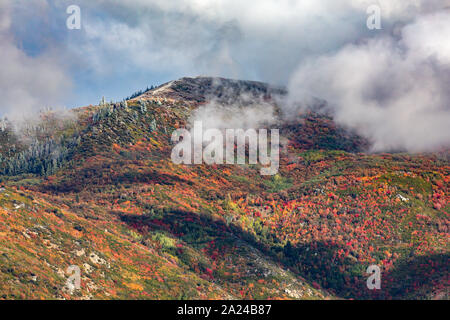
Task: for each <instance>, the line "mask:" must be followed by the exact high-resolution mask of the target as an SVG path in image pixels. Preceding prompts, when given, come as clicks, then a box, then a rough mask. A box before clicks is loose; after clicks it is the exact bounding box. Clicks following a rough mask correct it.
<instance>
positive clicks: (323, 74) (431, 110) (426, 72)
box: [289, 13, 450, 151]
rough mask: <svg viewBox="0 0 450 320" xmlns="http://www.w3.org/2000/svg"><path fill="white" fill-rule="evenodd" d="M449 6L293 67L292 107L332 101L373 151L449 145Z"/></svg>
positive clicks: (344, 121)
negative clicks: (392, 32) (395, 32)
mask: <svg viewBox="0 0 450 320" xmlns="http://www.w3.org/2000/svg"><path fill="white" fill-rule="evenodd" d="M449 28H450V13H440V14H434V15H430V16H423V17H421V18H418V19H417V21H416V22H414V23H411V24H409V25H407V26H405V27H404V28H403V30H402V37H401V38H400V40H396V39H395V38H393V37H389V36H385V37H382V38H376V39H371V40H368V41H367V42H364V43H360V44H352V45H347V46H345V47H344V48H342V49H341V50H339V51H338V52H336V53H333V54H329V55H322V56H319V57H314V58H312V59H310V60H308V61H307V62H305V63H303V64H302V65H301V66H300V67H299V68H298V70H297V71H296V72H295V73H294V75H293V77H292V79H291V82H290V85H289V90H290V105H291V108H292V107H293V106H294V107H295V105H296V103H300V104H302V105H303V107H305V106H307V105H309V106H311V105H314V103H315V102H314V101H315V99H316V98H319V99H323V100H326V101H327V102H328V104H329V107H330V108H331V109H332V111H333V112H334V113H335V118H336V120H337V121H338V122H339V123H341V124H344V125H346V126H349V127H352V128H355V129H357V130H358V131H359V132H360V133H362V134H363V135H365V136H366V137H368V138H369V139H370V140H372V142H373V150H374V151H382V150H399V149H407V150H410V151H429V150H433V149H436V148H439V147H443V146H447V147H448V146H450V126H449V123H450V92H449V91H448V88H449V86H450V65H449V64H448V62H449V61H450V60H449V59H450V51H449V50H448V44H447V41H446V39H448V37H449V36H450V33H449V30H450V29H449Z"/></svg>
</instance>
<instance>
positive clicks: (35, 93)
mask: <svg viewBox="0 0 450 320" xmlns="http://www.w3.org/2000/svg"><path fill="white" fill-rule="evenodd" d="M12 9H13V2H11V1H6V0H5V1H2V3H1V5H0V21H1V24H0V61H1V64H0V97H1V100H0V115H6V116H8V117H9V118H10V119H21V118H23V117H24V116H27V117H30V116H32V115H33V113H36V112H37V111H38V110H40V109H43V108H44V107H48V106H52V107H57V106H58V105H59V104H60V102H61V99H62V98H63V97H64V95H66V94H67V93H68V91H69V89H70V85H71V81H70V78H69V77H68V76H67V75H66V73H65V71H64V69H63V68H62V67H61V66H60V65H58V61H59V60H58V59H57V57H56V56H55V52H54V51H49V52H47V53H45V54H42V55H38V56H35V57H30V56H28V55H27V54H26V53H25V52H24V51H22V50H21V49H20V48H19V46H18V45H17V43H16V39H14V37H13V35H12V32H11V30H10V28H11V22H12V19H11V12H12Z"/></svg>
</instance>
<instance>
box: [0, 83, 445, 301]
mask: <svg viewBox="0 0 450 320" xmlns="http://www.w3.org/2000/svg"><path fill="white" fill-rule="evenodd" d="M283 94H285V92H284V90H283V89H280V88H272V87H270V86H269V85H266V84H262V83H258V82H248V81H237V80H228V79H215V78H207V77H198V78H183V79H180V80H176V81H172V82H169V83H167V84H165V85H162V86H160V87H158V88H155V89H152V90H150V91H148V92H145V93H143V94H142V95H140V96H138V97H136V98H133V99H131V100H129V101H127V102H126V103H125V102H121V103H116V104H105V105H101V106H90V107H85V108H81V109H77V110H75V114H76V116H75V117H71V118H68V119H65V120H64V121H57V119H58V115H57V114H47V115H46V116H45V118H44V119H42V121H41V122H40V124H38V125H36V128H35V130H31V131H32V132H29V133H28V134H24V133H22V137H21V138H20V139H18V138H17V137H16V135H15V134H14V133H13V132H12V131H11V130H6V131H2V132H0V142H1V147H2V149H1V150H2V158H0V169H1V170H3V175H2V176H1V181H2V182H1V183H2V184H3V189H0V190H1V192H0V237H1V238H2V239H1V240H2V241H1V245H0V259H1V260H0V267H1V269H0V296H1V297H3V298H40V297H42V298H91V297H94V298H104V299H106V298H163V299H169V298H186V299H192V298H205V299H206V298H256V299H261V298H263V299H267V298H283V299H289V298H294V299H299V298H301V299H323V298H332V297H342V298H448V280H449V278H448V277H449V272H448V271H449V270H448V268H449V206H448V198H449V192H448V191H449V190H448V182H449V169H450V166H449V162H448V158H445V157H442V155H440V154H421V155H408V154H377V155H370V154H364V153H360V151H363V150H364V148H365V147H366V146H367V142H366V141H365V140H364V139H363V138H361V137H358V136H357V135H355V134H354V133H349V132H348V131H346V130H345V129H343V128H340V127H339V126H337V125H336V124H335V123H334V122H333V120H332V119H331V118H330V117H329V116H325V115H321V114H317V113H314V112H306V113H303V114H299V115H298V117H297V118H295V119H290V121H289V122H281V123H280V122H277V124H280V125H281V135H282V137H283V138H284V140H283V141H284V145H283V150H282V154H281V164H280V171H279V173H278V174H277V175H275V176H273V177H270V176H268V177H267V176H266V177H264V176H261V175H260V174H259V167H258V166H254V165H240V166H236V165H226V166H225V165H224V166H218V165H214V166H206V165H197V166H178V165H174V164H173V163H172V162H171V160H170V153H171V149H172V147H173V145H172V144H171V143H170V136H171V134H172V132H173V130H175V129H176V128H182V127H185V126H186V125H188V123H189V121H190V120H189V119H190V116H191V114H192V112H193V111H194V110H196V109H197V108H199V107H200V106H206V107H208V101H211V100H214V101H215V103H216V104H219V105H223V106H224V107H226V106H227V105H229V104H230V103H233V104H239V105H241V106H243V107H245V106H246V105H247V104H249V103H252V101H264V102H265V103H269V104H271V105H273V107H274V110H276V111H277V112H281V111H280V109H279V108H278V106H277V97H278V96H279V95H283ZM55 119H56V120H55ZM280 119H281V117H280ZM55 122H56V123H59V124H60V126H58V127H57V130H53V131H52V130H50V129H49V130H48V131H46V130H43V129H42V128H52V127H54V126H52V125H51V124H52V123H55ZM29 131H30V130H29ZM36 132H38V133H39V134H36ZM24 137H25V138H24ZM371 264H376V265H379V266H380V267H381V269H382V289H381V290H379V291H370V290H368V289H367V287H366V279H367V278H368V276H369V275H368V274H366V273H365V271H366V269H367V267H368V266H369V265H371ZM69 265H77V266H79V267H80V269H81V273H82V288H81V290H79V291H76V292H74V293H73V294H70V292H68V291H67V289H65V282H66V280H67V277H68V275H67V274H65V273H64V271H65V270H66V268H67V267H68V266H69Z"/></svg>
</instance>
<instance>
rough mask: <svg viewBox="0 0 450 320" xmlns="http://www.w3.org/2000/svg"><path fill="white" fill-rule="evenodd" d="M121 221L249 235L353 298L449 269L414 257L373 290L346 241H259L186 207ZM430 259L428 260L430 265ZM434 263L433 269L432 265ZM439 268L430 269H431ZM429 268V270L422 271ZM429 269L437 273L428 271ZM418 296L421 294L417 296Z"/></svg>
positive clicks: (299, 271) (222, 235)
mask: <svg viewBox="0 0 450 320" xmlns="http://www.w3.org/2000/svg"><path fill="white" fill-rule="evenodd" d="M119 215H120V218H121V220H122V221H124V222H125V223H127V224H128V225H129V226H130V227H132V228H134V229H136V230H137V231H139V232H140V233H142V234H145V233H146V232H147V231H150V230H152V231H156V230H159V231H165V232H169V233H171V234H173V235H174V236H176V237H179V238H180V239H182V240H183V241H185V242H186V243H188V244H190V245H193V246H196V245H201V244H204V243H207V242H208V241H210V239H211V237H213V238H215V239H216V240H218V239H222V240H235V239H239V240H241V241H245V242H247V243H248V244H250V245H251V246H253V247H255V248H257V249H259V250H260V252H262V253H263V254H264V255H265V256H266V258H268V259H270V260H272V261H275V262H279V263H281V264H282V265H283V266H284V267H285V268H288V269H289V270H291V271H292V272H294V273H295V274H296V275H297V276H299V277H300V278H302V279H305V280H306V281H307V282H309V283H310V284H311V285H313V286H315V287H319V286H320V287H322V288H324V289H325V290H328V291H329V292H330V293H332V294H333V295H335V296H337V297H340V298H346V299H349V298H353V299H407V298H409V297H410V296H411V297H413V298H414V297H416V296H414V295H412V294H413V293H417V292H418V291H420V292H421V291H422V290H426V289H427V288H431V287H432V286H434V285H435V284H436V283H439V282H440V281H441V282H442V280H445V279H444V278H445V277H447V278H448V274H449V272H448V271H449V270H448V268H449V264H448V262H449V256H448V255H434V256H424V257H417V258H413V259H411V260H409V261H405V262H402V263H400V264H398V265H397V266H395V268H394V269H393V270H392V271H391V272H389V273H388V274H386V275H384V274H382V288H381V290H369V289H368V288H367V286H366V281H367V278H368V277H369V275H368V274H366V269H367V267H368V265H362V264H360V263H357V260H356V259H349V258H346V260H345V262H344V263H342V262H341V261H337V260H336V259H334V257H335V256H336V254H337V252H338V251H339V250H340V249H344V248H343V247H340V246H336V245H331V244H330V243H326V242H314V243H309V244H307V245H303V246H295V247H294V246H291V245H290V244H289V243H288V244H287V245H281V244H276V243H275V244H273V243H272V244H271V245H269V244H268V243H267V242H266V243H264V242H262V241H258V239H256V237H255V236H254V235H252V234H249V233H248V232H246V231H244V230H242V229H241V228H239V227H237V226H235V225H231V224H230V225H227V224H226V223H225V222H223V221H222V220H213V219H211V217H209V216H207V215H198V214H196V213H193V212H189V211H185V210H168V209H166V210H161V211H160V212H155V213H153V215H143V216H142V215H140V216H139V215H131V214H119ZM427 264H428V266H427ZM430 268H431V269H430ZM433 268H434V269H435V271H437V272H435V273H431V270H432V269H433ZM424 270H430V272H429V273H425V274H424V273H423V272H424ZM427 274H433V276H431V277H428V276H426V275H427ZM416 298H417V297H416Z"/></svg>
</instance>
